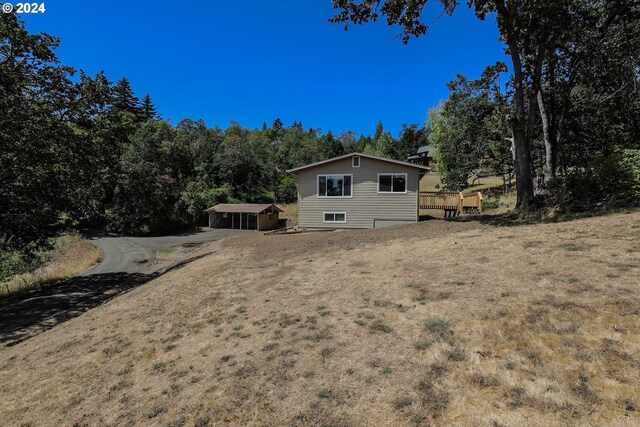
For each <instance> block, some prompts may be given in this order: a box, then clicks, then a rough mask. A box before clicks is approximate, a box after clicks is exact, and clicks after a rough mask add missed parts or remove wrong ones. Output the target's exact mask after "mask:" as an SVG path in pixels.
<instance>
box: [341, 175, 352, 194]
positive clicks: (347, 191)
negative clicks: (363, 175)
mask: <svg viewBox="0 0 640 427" xmlns="http://www.w3.org/2000/svg"><path fill="white" fill-rule="evenodd" d="M343 194H344V195H345V196H351V177H350V176H349V175H345V176H344V191H343Z"/></svg>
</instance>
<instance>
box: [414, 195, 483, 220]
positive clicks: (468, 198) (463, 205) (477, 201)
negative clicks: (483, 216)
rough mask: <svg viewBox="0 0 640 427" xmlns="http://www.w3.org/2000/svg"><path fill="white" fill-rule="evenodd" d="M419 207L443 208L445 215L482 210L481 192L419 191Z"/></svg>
mask: <svg viewBox="0 0 640 427" xmlns="http://www.w3.org/2000/svg"><path fill="white" fill-rule="evenodd" d="M419 205H420V209H436V210H443V211H444V216H445V217H451V216H457V215H460V214H462V213H480V212H482V193H480V192H477V193H470V194H463V193H461V192H453V191H451V192H448V191H421V192H420V199H419Z"/></svg>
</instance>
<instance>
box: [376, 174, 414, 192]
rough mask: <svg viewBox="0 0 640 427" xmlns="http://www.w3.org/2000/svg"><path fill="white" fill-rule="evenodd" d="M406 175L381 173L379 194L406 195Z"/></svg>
mask: <svg viewBox="0 0 640 427" xmlns="http://www.w3.org/2000/svg"><path fill="white" fill-rule="evenodd" d="M406 192H407V174H406V173H379V174H378V193H406Z"/></svg>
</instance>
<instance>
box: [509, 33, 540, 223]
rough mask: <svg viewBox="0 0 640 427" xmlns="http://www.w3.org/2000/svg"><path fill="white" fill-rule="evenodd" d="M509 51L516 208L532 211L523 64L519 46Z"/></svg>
mask: <svg viewBox="0 0 640 427" xmlns="http://www.w3.org/2000/svg"><path fill="white" fill-rule="evenodd" d="M509 51H510V54H511V59H512V61H513V66H514V67H513V68H514V69H513V71H514V79H515V92H514V101H515V111H514V115H513V119H512V121H511V127H512V129H513V151H514V153H513V155H514V156H513V157H514V159H513V160H514V164H513V167H514V169H515V175H516V192H517V198H516V207H517V208H519V209H522V210H525V211H527V210H531V209H533V207H534V197H533V174H532V171H531V146H530V144H529V139H528V135H527V118H526V117H525V108H524V102H525V101H524V98H525V97H524V86H523V82H524V78H523V75H522V64H521V62H520V54H519V52H518V48H517V46H515V45H513V46H512V44H509Z"/></svg>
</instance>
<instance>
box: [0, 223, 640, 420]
mask: <svg viewBox="0 0 640 427" xmlns="http://www.w3.org/2000/svg"><path fill="white" fill-rule="evenodd" d="M200 250H201V251H212V250H213V251H214V253H213V254H211V255H209V256H207V257H204V258H202V259H199V260H197V261H194V262H193V263H191V264H189V265H187V266H185V267H183V268H182V269H180V270H176V271H173V272H170V273H168V274H166V275H164V276H162V277H160V278H158V279H156V280H154V281H151V282H149V283H147V284H145V285H143V286H140V287H138V288H136V289H134V290H132V291H130V292H129V293H127V294H124V295H121V296H119V297H117V298H114V299H113V300H111V301H110V302H108V303H107V304H105V305H103V306H101V307H99V308H97V309H94V310H91V311H89V312H87V313H85V314H83V315H82V316H79V317H77V318H74V319H73V320H70V321H68V322H66V323H63V324H61V325H59V326H57V327H55V328H53V329H51V330H49V331H47V332H44V333H42V334H40V335H39V336H36V337H34V338H32V339H30V340H28V341H25V342H22V343H20V344H18V345H16V346H14V347H9V348H2V349H0V419H1V420H2V424H4V425H21V424H27V425H34V426H35V425H56V424H64V425H79V426H82V425H91V426H94V425H97V426H101V425H123V426H125V425H126V426H128V425H134V424H135V425H158V426H179V425H187V426H195V425H197V426H204V425H260V426H263V425H269V426H283V425H284V426H287V425H288V426H307V425H309V426H311V425H315V426H363V425H364V426H400V425H407V426H410V425H425V426H426V425H433V426H440V425H461V426H523V425H526V426H565V425H580V426H582V425H619V426H624V425H628V426H631V425H638V424H639V423H640V414H639V411H640V317H639V316H640V289H639V285H640V212H634V213H630V214H620V215H611V216H605V217H599V218H590V219H581V220H576V221H572V222H566V223H557V224H544V225H526V226H518V227H495V226H491V225H487V224H481V223H478V222H445V221H439V220H432V221H428V222H425V223H419V224H415V225H411V226H402V227H397V228H391V229H384V230H365V231H350V232H334V233H310V234H299V235H292V236H262V235H261V234H258V233H256V234H253V235H245V236H242V237H239V238H236V239H231V240H227V241H223V242H215V243H212V244H210V245H208V246H206V247H203V248H202V249H200Z"/></svg>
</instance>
